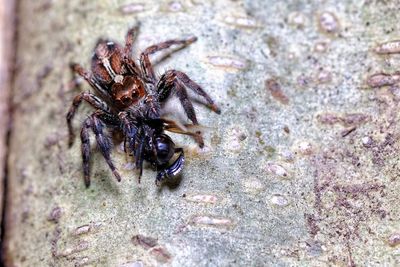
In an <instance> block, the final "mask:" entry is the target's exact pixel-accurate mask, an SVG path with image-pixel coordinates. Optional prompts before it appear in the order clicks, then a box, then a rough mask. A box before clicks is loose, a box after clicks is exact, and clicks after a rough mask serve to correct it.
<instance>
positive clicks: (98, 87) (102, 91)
mask: <svg viewBox="0 0 400 267" xmlns="http://www.w3.org/2000/svg"><path fill="white" fill-rule="evenodd" d="M70 67H71V69H72V71H73V72H74V73H77V74H78V75H79V76H81V77H82V78H84V79H85V80H86V81H87V82H88V83H89V85H90V86H91V87H92V88H93V89H94V90H96V92H98V93H99V94H100V95H101V97H102V98H103V99H105V100H106V101H109V100H110V96H109V93H108V91H107V89H106V88H103V87H102V86H101V85H100V84H99V82H98V81H97V80H96V78H95V77H94V76H93V74H92V73H91V72H90V71H87V70H85V69H84V68H83V67H82V66H81V65H79V64H77V63H72V64H71V65H70Z"/></svg>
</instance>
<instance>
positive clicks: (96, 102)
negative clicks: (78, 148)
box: [66, 92, 111, 147]
mask: <svg viewBox="0 0 400 267" xmlns="http://www.w3.org/2000/svg"><path fill="white" fill-rule="evenodd" d="M82 100H85V101H86V102H87V103H89V104H90V105H91V106H93V107H94V108H96V109H100V110H102V111H104V112H105V113H108V114H110V112H111V111H110V109H109V107H108V105H107V103H106V102H104V101H103V100H102V99H101V98H99V97H97V96H96V95H94V94H92V93H89V92H82V93H80V94H79V95H77V96H76V97H75V98H74V100H73V101H72V105H71V107H70V109H69V111H68V113H67V116H66V119H67V124H68V132H69V142H68V145H69V146H70V147H71V146H72V144H73V142H74V138H75V135H74V129H73V127H72V119H73V118H74V116H75V112H76V110H77V109H78V107H79V106H80V104H81V103H82ZM110 116H111V114H110Z"/></svg>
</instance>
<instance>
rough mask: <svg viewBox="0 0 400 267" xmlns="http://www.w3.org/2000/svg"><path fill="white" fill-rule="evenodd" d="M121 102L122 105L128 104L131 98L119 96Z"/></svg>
mask: <svg viewBox="0 0 400 267" xmlns="http://www.w3.org/2000/svg"><path fill="white" fill-rule="evenodd" d="M121 102H122V104H124V105H129V104H130V103H131V98H130V97H129V96H123V97H122V98H121Z"/></svg>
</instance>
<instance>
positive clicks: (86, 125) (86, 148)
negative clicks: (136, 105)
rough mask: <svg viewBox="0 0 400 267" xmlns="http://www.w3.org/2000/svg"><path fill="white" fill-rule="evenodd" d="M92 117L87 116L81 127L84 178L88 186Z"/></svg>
mask: <svg viewBox="0 0 400 267" xmlns="http://www.w3.org/2000/svg"><path fill="white" fill-rule="evenodd" d="M91 120H92V118H90V117H89V118H87V119H86V120H85V121H84V122H83V126H82V129H81V150H82V167H83V179H84V180H85V185H86V187H89V186H90V165H89V162H90V139H89V129H90V128H91V127H92V123H91Z"/></svg>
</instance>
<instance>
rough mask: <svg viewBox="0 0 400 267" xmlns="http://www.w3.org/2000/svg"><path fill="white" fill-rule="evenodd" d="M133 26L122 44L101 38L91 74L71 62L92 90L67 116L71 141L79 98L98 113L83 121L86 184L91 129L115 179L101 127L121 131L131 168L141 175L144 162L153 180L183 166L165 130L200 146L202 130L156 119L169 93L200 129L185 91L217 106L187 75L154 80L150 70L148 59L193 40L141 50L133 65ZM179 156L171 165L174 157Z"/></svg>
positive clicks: (179, 150) (171, 74)
mask: <svg viewBox="0 0 400 267" xmlns="http://www.w3.org/2000/svg"><path fill="white" fill-rule="evenodd" d="M137 30H138V29H137V27H134V28H132V29H130V30H129V31H128V34H127V36H126V42H125V46H124V47H122V46H121V45H120V44H118V43H116V42H112V41H109V40H99V41H98V42H97V45H96V47H95V49H94V55H93V58H92V66H91V72H89V71H86V70H85V69H83V68H82V67H81V66H80V65H78V64H72V65H71V67H72V70H73V71H74V72H76V73H77V74H79V75H80V76H82V77H83V78H84V79H85V80H86V81H87V82H88V83H89V85H90V86H91V87H92V88H93V89H94V90H95V94H92V93H90V92H83V93H81V94H79V95H77V96H76V97H75V98H74V100H73V103H72V106H71V108H70V110H69V111H68V114H67V122H68V128H69V135H70V141H69V144H70V145H72V142H73V139H74V134H73V129H72V118H73V116H74V114H75V111H76V109H77V108H78V107H79V105H80V104H81V103H82V100H85V101H86V102H88V103H89V104H90V105H91V106H93V107H94V108H95V109H96V111H95V112H94V113H93V114H91V115H90V116H89V117H88V118H87V119H86V120H85V121H84V122H83V126H82V130H81V141H82V160H83V173H84V178H85V184H86V186H89V185H90V168H89V160H90V141H89V130H90V129H92V131H93V133H94V134H95V137H96V141H97V144H98V146H99V148H100V151H101V152H102V154H103V156H104V158H105V160H106V162H107V164H108V166H109V167H110V169H111V170H112V172H113V173H114V175H115V177H116V178H117V180H118V181H120V180H121V177H120V175H119V173H118V171H117V169H116V168H115V166H114V164H113V162H112V160H111V157H110V153H111V144H112V139H111V138H110V137H109V136H108V135H106V134H105V133H104V128H107V129H110V130H112V131H116V132H120V133H122V136H123V137H124V148H125V151H126V152H127V153H131V154H132V155H133V156H134V157H135V166H136V168H137V169H139V171H140V174H139V178H140V176H141V174H142V168H143V167H142V166H143V161H144V160H146V161H148V162H149V163H150V164H152V165H153V166H154V167H156V169H157V170H158V174H157V178H156V182H158V183H159V182H161V181H162V180H164V179H165V178H169V177H173V176H176V175H178V174H179V173H180V171H181V170H182V168H183V163H184V154H183V149H182V148H176V147H175V144H174V142H173V141H172V139H171V138H170V137H169V136H168V135H166V134H165V132H164V131H165V130H169V131H172V132H177V133H181V134H188V135H191V136H193V137H194V138H195V140H196V141H197V142H198V144H199V146H200V147H202V146H203V139H202V137H201V134H200V132H198V131H197V132H193V131H188V130H187V128H186V127H185V126H182V125H180V124H178V123H174V122H173V121H171V120H166V119H163V118H161V117H160V114H161V109H162V105H163V103H164V102H165V101H166V100H167V99H168V97H169V96H170V95H171V93H174V94H176V96H177V97H178V98H179V100H180V102H181V103H182V106H183V108H184V110H185V113H186V114H187V116H188V118H189V119H190V120H191V121H192V123H193V125H198V121H197V118H196V114H195V111H194V108H193V105H192V102H191V101H190V99H189V98H188V94H187V91H186V88H189V89H191V90H192V91H193V92H194V93H195V94H197V95H200V96H202V97H203V98H204V99H205V100H206V102H207V106H209V107H210V108H211V109H212V110H213V111H215V112H216V113H220V110H219V108H218V107H217V106H216V105H215V104H214V102H213V100H212V99H211V98H210V97H209V96H208V94H207V93H206V92H205V91H203V89H202V88H201V87H200V86H199V85H198V84H197V83H195V82H194V81H192V80H191V79H190V78H189V77H188V76H187V75H186V74H185V73H183V72H180V71H177V70H169V71H167V72H165V73H164V74H163V75H162V76H161V77H160V78H158V77H157V76H156V75H155V73H154V70H153V66H152V64H151V62H150V59H149V55H151V54H153V53H155V52H157V51H160V50H163V49H167V48H169V47H171V46H173V45H180V46H181V47H185V46H187V45H189V44H191V43H193V42H194V41H196V38H195V37H192V38H189V39H184V40H169V41H166V42H163V43H159V44H156V45H153V46H150V47H148V48H147V49H145V50H144V51H143V52H142V53H141V55H140V65H136V63H135V61H134V60H133V57H132V55H131V51H132V44H133V41H134V37H135V34H136V33H137ZM176 153H179V156H178V157H177V158H176V159H175V161H174V162H173V163H172V164H170V161H171V160H172V158H173V156H174V154H176Z"/></svg>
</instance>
